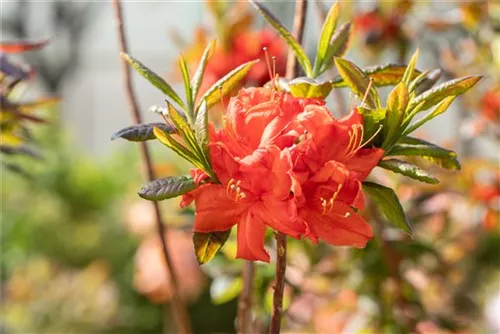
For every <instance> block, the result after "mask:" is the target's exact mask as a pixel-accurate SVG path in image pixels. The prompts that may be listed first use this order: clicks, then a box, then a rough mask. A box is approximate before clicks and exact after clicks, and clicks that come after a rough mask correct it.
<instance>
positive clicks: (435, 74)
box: [408, 69, 441, 95]
mask: <svg viewBox="0 0 500 334" xmlns="http://www.w3.org/2000/svg"><path fill="white" fill-rule="evenodd" d="M440 77H441V70H440V69H434V70H428V71H425V72H424V73H420V75H419V76H417V77H416V78H415V79H413V81H412V82H411V84H410V87H409V89H408V90H409V91H410V92H415V95H420V94H422V93H423V92H425V91H426V90H428V89H430V88H431V87H432V86H434V85H435V84H436V82H437V81H438V80H439V78H440Z"/></svg>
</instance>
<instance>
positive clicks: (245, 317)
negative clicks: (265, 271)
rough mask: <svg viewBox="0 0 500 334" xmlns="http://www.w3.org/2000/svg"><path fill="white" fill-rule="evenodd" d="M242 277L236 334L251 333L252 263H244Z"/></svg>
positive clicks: (253, 273) (253, 271)
mask: <svg viewBox="0 0 500 334" xmlns="http://www.w3.org/2000/svg"><path fill="white" fill-rule="evenodd" d="M242 275H243V291H241V295H240V299H239V300H238V334H245V333H251V332H252V293H253V280H254V276H255V265H254V262H253V261H245V263H244V264H243V273H242Z"/></svg>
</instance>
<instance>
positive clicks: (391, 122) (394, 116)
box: [382, 82, 409, 148]
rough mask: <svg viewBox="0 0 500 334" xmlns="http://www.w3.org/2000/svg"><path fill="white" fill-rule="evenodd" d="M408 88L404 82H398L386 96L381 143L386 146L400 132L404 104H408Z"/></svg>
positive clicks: (403, 115)
mask: <svg viewBox="0 0 500 334" xmlns="http://www.w3.org/2000/svg"><path fill="white" fill-rule="evenodd" d="M408 100H409V96H408V88H407V87H406V84H405V83H404V82H400V83H399V84H398V85H397V86H396V87H394V89H393V90H392V91H391V92H390V93H389V96H388V97H387V118H386V121H385V134H386V136H385V140H384V144H383V145H382V147H383V148H387V147H388V146H387V145H389V144H390V143H392V142H393V141H394V140H395V137H396V136H397V134H398V133H401V132H400V131H401V130H400V129H401V124H402V122H403V120H404V117H405V110H406V106H407V105H408Z"/></svg>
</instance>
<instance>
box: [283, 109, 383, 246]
mask: <svg viewBox="0 0 500 334" xmlns="http://www.w3.org/2000/svg"><path fill="white" fill-rule="evenodd" d="M297 122H298V126H297V129H298V131H299V133H300V132H301V133H302V134H301V135H300V137H298V143H297V145H296V146H295V147H293V148H292V149H291V155H292V159H293V161H294V170H293V175H294V179H295V180H296V182H294V189H293V192H294V194H295V197H296V200H297V206H298V207H299V209H298V210H299V216H300V217H301V218H302V219H303V220H304V222H305V224H306V225H307V226H308V228H309V232H310V233H309V234H308V237H309V238H311V239H312V240H313V241H317V240H318V238H319V239H322V240H324V241H326V242H328V243H330V244H332V245H339V246H354V247H364V246H365V245H366V243H367V241H368V240H369V239H370V238H371V237H372V236H373V231H372V228H371V226H370V225H369V224H368V223H366V222H365V220H364V219H363V218H362V217H361V216H360V215H359V214H358V213H357V210H358V209H363V208H364V197H363V193H362V186H361V182H362V181H364V180H365V179H366V177H367V176H368V174H369V173H370V172H371V170H372V169H373V168H374V167H375V166H376V165H377V164H378V162H379V160H380V159H381V158H382V156H383V154H384V151H383V150H382V149H378V148H363V145H364V143H363V120H362V117H361V115H359V114H358V112H357V111H356V110H354V111H353V112H352V113H351V114H350V115H349V116H347V117H345V118H343V119H341V120H336V119H334V118H333V116H332V114H331V113H330V111H329V110H328V109H327V108H326V107H324V106H307V107H306V108H305V111H304V113H302V114H301V115H299V116H298V118H297Z"/></svg>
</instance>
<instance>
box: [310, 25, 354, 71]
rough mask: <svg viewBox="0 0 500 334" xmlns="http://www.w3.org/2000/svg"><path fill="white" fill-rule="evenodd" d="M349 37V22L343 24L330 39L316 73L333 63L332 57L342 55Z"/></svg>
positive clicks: (326, 68) (347, 44)
mask: <svg viewBox="0 0 500 334" xmlns="http://www.w3.org/2000/svg"><path fill="white" fill-rule="evenodd" d="M350 37H351V24H350V23H346V24H343V25H342V26H341V27H340V28H339V29H338V30H337V31H335V34H334V35H333V37H332V38H331V40H330V45H329V46H328V50H327V52H326V55H325V58H324V59H323V62H322V63H321V67H320V68H319V72H318V75H320V74H321V73H323V72H325V71H326V70H328V69H329V68H330V67H332V65H333V59H334V58H335V57H342V56H343V55H344V54H345V52H346V51H347V48H348V46H349V40H350Z"/></svg>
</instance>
